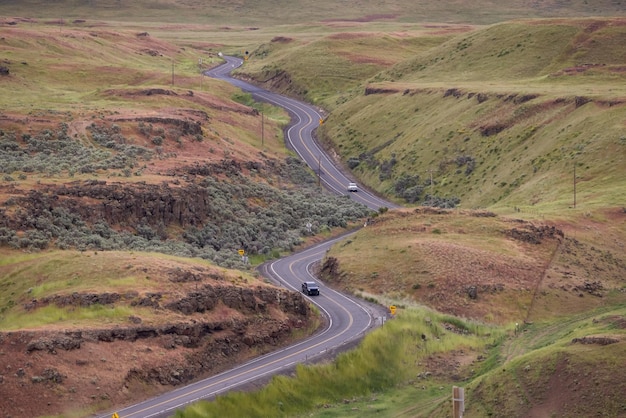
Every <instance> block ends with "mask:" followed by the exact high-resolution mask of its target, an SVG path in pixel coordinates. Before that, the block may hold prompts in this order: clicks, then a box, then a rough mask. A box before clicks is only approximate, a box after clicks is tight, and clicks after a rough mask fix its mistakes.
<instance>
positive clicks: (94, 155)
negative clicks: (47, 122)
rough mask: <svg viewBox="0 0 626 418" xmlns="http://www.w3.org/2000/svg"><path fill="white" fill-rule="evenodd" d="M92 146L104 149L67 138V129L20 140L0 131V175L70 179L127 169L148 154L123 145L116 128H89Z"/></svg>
mask: <svg viewBox="0 0 626 418" xmlns="http://www.w3.org/2000/svg"><path fill="white" fill-rule="evenodd" d="M90 130H91V132H92V137H93V139H94V141H95V142H97V143H98V144H100V145H102V146H103V147H104V148H106V149H102V148H97V147H90V146H87V145H85V144H83V143H82V142H81V141H77V140H76V139H72V138H70V137H69V136H68V133H67V125H66V124H64V123H62V124H60V126H59V128H58V129H57V130H56V131H53V130H50V129H45V130H43V131H41V132H39V133H38V134H36V135H29V134H24V135H22V137H21V140H18V138H16V136H15V134H14V133H12V132H4V131H0V172H2V173H5V174H11V173H14V172H22V173H44V174H48V175H54V174H59V173H61V172H67V173H68V174H70V175H73V174H75V173H76V172H79V173H93V172H95V171H98V170H111V169H130V168H133V167H134V166H135V165H136V164H137V160H138V159H139V158H142V159H145V160H149V159H150V158H151V157H152V151H150V150H149V149H147V148H143V147H138V146H135V145H128V144H126V139H125V138H124V137H123V136H122V135H121V134H120V133H119V128H117V127H115V125H113V127H112V128H103V127H97V126H96V125H93V124H92V126H91V127H90Z"/></svg>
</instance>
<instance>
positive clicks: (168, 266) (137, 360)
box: [0, 253, 315, 417]
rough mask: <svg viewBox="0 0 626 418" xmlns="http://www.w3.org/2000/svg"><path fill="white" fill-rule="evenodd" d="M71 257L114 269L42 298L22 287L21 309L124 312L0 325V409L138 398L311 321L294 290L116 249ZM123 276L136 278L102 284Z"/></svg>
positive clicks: (37, 410) (24, 412)
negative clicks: (46, 323) (106, 276)
mask: <svg viewBox="0 0 626 418" xmlns="http://www.w3.org/2000/svg"><path fill="white" fill-rule="evenodd" d="M5 255H6V253H5ZM70 256H71V254H68V253H63V254H60V253H49V254H48V255H47V256H45V258H46V259H47V263H46V264H49V265H57V266H62V265H63V264H64V262H65V261H64V260H68V261H69V259H68V257H70ZM71 258H73V259H74V260H75V261H74V263H75V264H77V265H81V266H82V265H84V268H83V269H82V271H81V273H82V274H83V275H86V276H89V275H90V274H97V273H96V272H97V271H101V270H102V268H103V265H106V264H114V265H117V266H119V270H120V272H119V273H117V274H116V272H115V271H111V274H112V275H113V276H111V277H110V278H109V279H106V280H103V281H100V282H104V283H102V284H98V283H94V284H93V285H91V286H89V287H82V288H81V287H78V288H76V287H74V288H68V289H67V290H65V291H58V292H52V293H46V294H45V296H42V297H34V298H33V297H32V296H31V297H28V294H29V293H31V294H32V292H35V291H36V289H37V288H38V287H35V288H31V289H29V290H28V291H27V292H25V293H24V296H23V297H22V298H21V301H20V303H21V310H23V311H25V312H26V313H29V314H30V315H31V316H34V317H39V316H41V315H60V316H61V317H62V316H66V317H70V318H71V316H72V312H75V313H77V312H84V311H87V312H88V311H89V310H94V309H99V310H104V311H110V312H128V313H129V314H128V315H127V316H117V317H108V318H107V317H106V316H105V317H103V316H101V315H99V316H98V317H95V318H94V319H93V320H71V319H70V320H66V321H64V322H63V321H62V322H60V323H59V324H57V325H53V326H43V327H37V328H32V327H19V329H16V330H14V331H7V332H2V333H0V371H1V372H0V385H1V387H2V401H1V402H0V414H2V416H12V417H34V416H41V415H56V414H70V415H71V414H76V415H79V416H86V415H88V414H89V413H90V412H95V411H97V410H102V409H107V408H110V407H111V406H113V405H116V406H119V405H124V404H127V403H130V402H136V401H140V400H142V399H144V398H145V397H147V396H149V395H153V394H156V393H158V392H163V391H166V390H169V389H171V388H172V387H173V386H177V385H181V384H184V383H188V382H190V381H192V380H196V379H198V378H201V377H203V376H208V375H211V374H214V373H217V372H219V371H222V370H225V369H226V368H228V367H229V366H231V365H233V364H236V363H239V362H242V361H244V360H246V359H247V358H250V357H252V356H255V355H258V354H260V353H263V352H265V351H269V350H273V349H275V348H276V347H277V346H280V345H283V344H285V343H287V342H289V341H290V340H291V339H292V338H293V337H294V331H296V332H297V331H298V330H303V331H304V330H308V329H310V328H311V326H312V324H313V323H315V319H314V318H313V317H312V313H311V311H310V308H309V306H308V304H307V303H306V301H305V299H304V298H303V297H302V296H301V295H299V294H293V293H292V292H288V291H286V290H283V289H277V288H275V287H272V286H269V285H266V284H263V283H261V282H259V281H256V280H252V279H249V278H248V279H246V278H243V277H241V276H240V277H239V278H238V277H233V276H232V275H231V274H230V273H225V272H224V271H222V270H221V269H217V268H215V267H211V266H208V265H206V264H194V263H190V262H184V263H183V262H176V261H168V260H165V259H162V260H156V259H153V258H150V257H147V256H132V255H128V254H123V253H94V254H91V255H90V254H87V253H83V254H79V253H75V254H73V256H71V257H70V259H71ZM37 260H39V258H37ZM36 268H37V264H35V263H34V262H33V261H28V260H24V261H21V262H16V263H10V264H8V265H6V264H5V265H2V266H0V274H2V276H5V277H6V276H7V275H12V276H14V277H17V278H19V277H21V273H20V271H24V270H34V269H36ZM76 274H79V273H74V275H76ZM129 275H130V276H137V277H144V278H145V279H144V280H139V279H137V280H133V281H128V282H127V284H124V285H123V286H117V287H116V286H111V285H107V284H106V282H107V281H108V282H111V281H115V280H116V279H119V278H120V277H127V276H129ZM72 280H74V279H72ZM39 283H46V282H45V281H44V280H43V279H40V280H39ZM53 312H54V314H52V313H53Z"/></svg>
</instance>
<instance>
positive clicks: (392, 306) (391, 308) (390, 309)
mask: <svg viewBox="0 0 626 418" xmlns="http://www.w3.org/2000/svg"><path fill="white" fill-rule="evenodd" d="M389 312H391V314H392V315H395V314H396V307H395V306H394V305H391V306H390V307H389Z"/></svg>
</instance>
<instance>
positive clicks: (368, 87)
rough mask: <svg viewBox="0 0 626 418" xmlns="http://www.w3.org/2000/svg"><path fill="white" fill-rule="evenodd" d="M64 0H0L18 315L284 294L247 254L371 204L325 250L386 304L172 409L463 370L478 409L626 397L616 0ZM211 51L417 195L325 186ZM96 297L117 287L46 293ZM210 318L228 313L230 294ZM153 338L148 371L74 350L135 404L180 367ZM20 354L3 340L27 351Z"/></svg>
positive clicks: (59, 321) (121, 354)
mask: <svg viewBox="0 0 626 418" xmlns="http://www.w3.org/2000/svg"><path fill="white" fill-rule="evenodd" d="M75 3H76V2H69V1H59V2H54V4H50V2H46V3H45V5H44V4H43V2H40V1H35V0H30V1H23V2H19V4H8V3H7V4H2V5H0V16H2V17H1V18H0V21H1V23H2V26H1V27H0V44H1V45H2V57H1V58H2V59H1V61H0V67H1V68H0V69H1V70H2V71H1V75H0V81H1V83H0V109H2V111H1V112H0V329H2V330H4V331H7V332H8V333H7V334H5V336H9V335H10V336H11V337H15V335H17V334H15V333H16V332H17V333H19V332H22V331H24V330H27V329H29V330H33V329H43V330H50V332H55V330H58V329H67V328H73V329H80V328H83V327H95V326H98V327H100V326H105V327H106V326H111V327H117V326H121V325H124V324H126V325H128V323H129V322H130V323H132V321H133V320H135V321H136V320H138V318H139V320H140V321H142V322H143V323H144V325H152V324H155V323H165V322H168V321H171V320H173V318H174V319H176V318H177V316H176V315H170V316H167V315H166V316H160V314H158V313H159V312H158V310H156V309H153V308H154V305H151V304H153V303H154V300H155V299H154V297H155V296H150V295H149V294H152V293H154V294H159V293H166V294H168V295H170V294H171V293H168V292H173V293H176V291H177V290H180V289H181V288H182V287H185V289H186V291H188V292H190V293H194V292H196V293H197V291H198V289H197V285H195V283H196V282H197V281H202V280H205V279H207V277H208V278H210V279H211V280H213V279H215V278H216V277H217V278H218V279H219V281H225V282H228V284H229V285H232V286H233V287H236V288H238V289H241V288H245V287H249V286H262V287H263V288H271V286H270V285H269V284H266V283H261V281H260V280H259V278H258V277H254V274H252V273H251V270H252V269H253V267H254V266H256V265H258V264H260V263H262V262H264V261H266V260H269V259H272V258H276V257H279V256H281V254H283V253H286V252H290V251H294V250H295V249H297V248H299V246H301V245H305V244H306V243H307V242H315V241H318V240H320V239H323V238H324V237H328V236H331V235H333V234H338V233H340V232H342V231H345V230H346V229H350V228H353V227H356V226H362V225H363V224H364V223H366V224H367V226H366V227H365V228H363V229H361V230H360V231H359V232H358V233H357V234H355V235H352V236H351V237H350V238H349V239H347V240H345V241H343V242H341V243H339V244H337V245H336V246H335V247H334V248H333V249H332V250H331V251H329V252H328V254H327V255H326V258H325V259H324V260H323V261H322V263H321V265H320V266H319V272H320V275H321V277H322V278H323V280H325V282H326V283H328V284H329V285H332V286H334V287H337V288H340V289H342V290H344V291H347V292H350V293H352V294H353V295H355V296H357V297H361V298H364V299H366V300H368V301H370V302H374V303H379V304H381V305H384V306H389V305H395V306H397V307H398V311H399V312H398V314H397V315H396V317H395V318H394V319H392V320H389V321H387V322H386V323H385V325H384V326H383V327H381V328H379V329H378V330H376V331H374V332H373V333H372V334H370V335H368V336H366V337H365V338H364V340H363V342H362V344H361V345H360V346H359V347H358V348H356V349H355V350H353V351H350V352H347V353H344V354H341V355H340V356H339V357H338V358H337V359H336V360H332V361H330V360H329V361H328V362H324V363H323V364H319V365H299V366H298V367H297V368H296V369H295V371H294V372H293V373H290V374H289V375H288V376H277V377H275V378H273V379H272V381H271V382H270V383H269V384H268V385H267V386H266V387H264V388H262V389H260V390H258V391H253V392H250V393H233V394H228V395H225V396H220V397H218V398H217V399H216V400H215V401H213V402H208V403H207V402H202V403H199V404H197V405H193V406H190V407H189V408H187V409H186V410H185V411H180V412H178V413H177V416H179V417H200V416H202V417H205V416H250V417H253V416H263V417H265V416H293V417H301V416H302V417H303V416H315V417H349V416H354V417H367V416H411V417H419V416H429V417H444V416H449V413H450V409H451V397H450V395H451V388H452V386H453V385H456V386H463V387H465V389H466V412H465V414H464V416H467V417H484V416H494V417H500V416H501V417H511V416H528V415H535V416H551V415H554V414H556V413H557V411H558V413H561V414H562V415H563V416H592V415H597V414H600V413H601V414H604V415H605V416H611V417H619V416H624V415H626V410H625V409H624V403H623V399H622V398H623V393H624V392H625V391H626V387H625V386H624V384H625V383H624V382H626V378H624V373H623V372H622V371H621V369H620V365H621V363H620V360H621V359H623V358H624V355H625V354H626V353H625V347H626V345H625V344H626V319H625V318H626V308H625V307H624V306H625V303H626V283H625V282H624V277H626V259H625V258H624V242H626V188H625V187H624V178H626V164H624V157H625V156H626V136H625V135H624V121H625V120H626V88H625V87H624V86H626V83H625V81H626V80H625V78H626V71H625V70H624V68H623V67H624V65H623V64H624V56H623V45H624V42H625V39H626V32H625V28H626V26H625V25H624V18H623V13H624V8H623V5H621V4H620V3H619V2H613V1H608V0H606V1H604V0H603V1H595V2H587V1H583V0H580V1H578V0H576V1H572V2H568V4H567V5H566V6H565V5H564V3H563V2H556V1H547V2H541V4H538V3H537V4H533V5H532V6H527V5H520V4H519V2H507V1H502V2H498V4H493V3H492V2H482V1H478V2H473V3H471V4H469V3H468V4H456V3H455V5H454V7H451V6H450V2H425V3H424V4H422V5H421V7H419V8H416V7H415V5H414V2H410V1H404V0H397V1H396V2H391V3H386V4H385V5H383V6H381V5H379V4H376V5H370V4H362V5H361V6H362V7H358V8H356V7H355V8H345V7H342V5H341V4H340V3H337V2H331V1H328V2H326V1H322V2H321V3H320V2H317V3H315V4H313V3H311V4H308V3H307V4H304V3H298V2H295V3H289V4H285V3H284V2H281V3H280V4H278V3H274V2H271V1H268V2H256V3H254V2H253V3H250V4H246V7H247V9H246V13H242V12H241V10H239V9H236V7H237V6H238V4H237V3H232V4H231V3H229V4H221V5H212V7H204V6H201V5H198V4H192V3H185V4H181V3H180V2H176V3H174V2H172V1H166V0H162V1H160V2H144V1H136V2H126V1H117V0H110V1H108V0H103V1H96V0H94V1H89V2H83V3H82V4H80V5H77V4H75ZM589 3H593V4H589ZM452 9H453V10H452ZM283 16H288V18H287V17H285V18H282V17H283ZM529 16H531V17H532V18H533V19H528V17H529ZM589 16H594V17H589ZM539 17H544V18H549V19H536V18H539ZM516 19H517V20H516ZM277 22H279V24H277ZM440 22H446V23H440ZM246 51H247V53H246ZM219 53H225V54H232V55H238V56H242V57H246V58H247V60H246V63H245V65H244V66H243V67H242V68H240V69H238V70H237V71H236V72H235V73H236V74H237V76H238V77H241V78H243V79H246V80H249V81H252V82H254V83H258V84H259V85H261V86H263V87H266V88H271V89H273V90H275V91H278V92H281V93H283V94H286V95H290V96H293V97H296V98H299V99H302V100H307V101H309V102H311V103H314V104H316V105H318V106H320V108H321V111H322V112H325V114H326V116H327V117H325V119H324V121H323V124H321V125H320V126H319V128H318V129H317V131H316V135H317V137H318V139H319V140H320V142H321V143H322V144H323V145H324V146H326V147H328V148H329V149H330V148H332V150H333V155H335V156H336V159H337V161H338V162H339V163H340V164H343V166H344V168H345V170H347V171H349V172H350V173H351V174H352V176H353V177H354V178H356V179H358V180H359V182H360V184H362V185H363V186H364V187H366V188H368V189H370V190H373V191H375V192H377V193H378V194H380V195H383V196H386V197H387V198H389V199H390V200H393V201H395V202H397V203H400V204H403V205H405V206H407V209H402V210H397V211H387V210H386V209H385V208H383V209H382V210H380V211H379V212H377V213H372V212H370V211H369V210H367V209H366V208H365V207H363V206H361V205H356V204H354V203H353V201H352V200H351V199H347V198H345V197H336V196H331V195H329V194H327V193H325V192H323V191H321V190H320V189H319V187H318V186H317V184H316V179H315V177H314V175H313V173H312V171H311V170H309V169H307V168H306V167H304V165H303V164H302V163H301V162H299V161H298V160H297V158H296V157H295V156H294V155H292V154H291V152H290V151H289V150H287V149H285V147H284V141H283V132H282V130H283V129H284V128H285V126H286V123H287V121H288V115H287V114H285V113H284V112H283V111H281V110H280V109H278V108H275V107H273V106H271V105H269V104H265V103H264V104H261V103H255V102H254V101H253V100H252V98H251V96H250V95H249V94H246V93H241V92H239V91H238V90H237V89H235V88H234V87H232V86H229V85H227V84H226V83H222V82H218V81H215V80H211V79H209V78H207V77H202V76H201V75H200V72H201V70H204V69H208V68H210V67H212V66H213V65H216V64H217V63H219V62H221V60H220V58H219ZM261 113H262V115H263V116H261ZM307 223H310V224H311V225H312V226H311V228H307V227H306V226H305V225H306V224H307ZM239 249H244V250H245V252H246V255H249V259H248V260H247V262H246V261H244V259H242V258H241V256H240V255H239V254H238V252H237V250H239ZM191 258H193V259H194V260H193V261H190V260H189V259H191ZM218 266H219V267H218ZM224 268H229V269H232V270H225V269H224ZM183 270H185V271H188V273H185V275H183V277H185V278H187V279H189V280H190V281H189V283H186V284H185V285H184V286H183V285H181V284H180V283H179V282H176V280H175V278H176V277H178V276H180V275H181V271H183ZM195 271H202V272H204V273H206V275H207V276H206V277H204V276H203V278H202V279H199V280H196V279H197V277H196V276H194V274H196V273H194V272H195ZM189 272H191V273H189ZM204 273H203V274H204ZM207 280H208V279H207ZM194 286H195V287H194ZM108 293H116V294H118V295H127V296H123V297H127V298H128V300H127V302H128V303H126V302H125V303H121V304H117V305H115V306H111V305H110V304H108V303H101V302H102V301H104V300H105V299H97V301H96V303H90V304H88V305H86V306H74V305H72V306H59V304H57V303H50V302H51V301H53V302H54V301H58V300H60V299H58V298H67V297H71V295H73V294H78V295H79V296H80V297H83V298H84V297H92V295H98V296H97V297H98V298H103V297H104V298H106V297H109V296H103V295H107V294H108ZM140 296H141V298H140ZM183 296H184V295H183ZM168 297H169V296H168ZM55 298H57V299H55ZM137 298H140V299H141V301H142V303H146V304H147V306H138V305H132V304H131V303H130V300H131V299H137ZM42 300H43V301H44V303H45V304H46V306H39V307H38V308H36V309H35V308H34V307H35V305H36V304H37V303H42V302H41V301H42ZM63 300H65V299H63ZM124 300H126V299H124ZM33 304H35V305H33ZM61 305H63V304H61ZM157 305H158V304H157ZM161 313H162V312H161ZM211 315H213V316H212V317H211V318H210V319H211V320H217V321H228V320H230V319H233V318H235V317H237V318H239V314H238V313H237V312H234V311H233V310H231V309H229V308H225V307H224V306H220V307H219V309H216V310H215V311H213V312H212V313H211ZM260 316H262V315H260ZM260 316H259V317H260ZM263 320H264V321H265V322H267V323H272V324H273V318H270V317H269V316H266V317H263ZM318 324H319V323H318V322H315V321H312V322H311V323H309V324H307V325H306V327H304V328H298V329H293V330H292V331H293V332H292V335H291V338H298V337H300V336H302V335H304V334H305V333H308V332H312V330H313V329H315V326H316V325H318ZM3 338H4V337H3V336H0V343H2V342H3ZM7 338H8V337H7ZM181 341H183V340H182V339H181V340H180V341H179V342H178V343H177V344H179V345H182V344H184V343H183V342H181ZM185 341H186V340H185ZM285 341H286V340H285ZM13 342H14V343H15V342H16V341H15V340H13ZM18 343H21V342H19V341H18ZM187 343H188V342H187ZM16 344H17V343H16ZM133 344H134V345H133V347H134V349H136V350H139V348H137V347H139V345H137V344H135V343H133ZM172 344H174V343H172ZM24 345H25V344H24ZM5 346H8V345H5ZM16 346H17V345H16ZM174 346H176V344H174ZM20 347H21V346H20ZM116 347H117V346H116ZM146 347H147V348H145V347H144V348H141V350H142V351H141V353H140V354H141V357H142V358H143V357H146V358H147V357H149V358H150V361H154V362H155V364H156V363H157V362H158V361H159V359H163V358H171V361H172V362H173V363H172V365H166V367H162V368H161V369H159V370H160V371H159V370H156V369H154V370H150V369H149V367H150V365H149V364H147V365H146V369H145V370H147V371H145V376H143V377H144V378H145V379H146V380H145V381H142V380H141V378H137V379H127V380H124V382H125V383H123V384H119V382H118V380H115V379H117V378H119V377H120V376H124V373H126V371H125V370H122V369H120V370H114V372H111V370H112V366H109V365H110V364H112V363H113V359H114V358H115V360H116V361H117V362H118V363H119V364H120V367H122V365H123V364H135V362H136V360H137V357H136V356H137V354H136V353H135V352H134V351H133V352H132V353H131V352H130V351H131V350H128V349H120V348H119V347H118V348H116V349H117V350H118V351H116V352H115V353H114V354H112V352H106V351H97V352H98V353H99V356H100V357H101V359H97V360H98V361H100V362H102V364H105V360H106V361H109V363H106V364H107V366H108V367H106V368H105V367H101V365H100V364H98V362H94V363H93V364H91V362H90V360H89V361H88V360H85V359H83V358H76V359H72V361H73V363H71V367H69V368H68V370H71V369H73V368H74V369H75V368H76V367H75V366H76V365H77V364H80V365H81V366H85V367H92V366H93V373H94V374H98V373H101V374H98V375H97V376H96V377H92V378H91V385H93V386H94V388H95V387H97V388H100V387H107V390H108V391H110V393H115V394H117V395H119V396H121V397H125V396H127V395H128V394H129V393H130V394H131V395H132V396H135V397H137V399H139V398H141V397H142V396H148V395H150V394H153V393H154V391H155V390H157V389H155V388H156V387H166V386H167V385H170V384H172V383H171V381H172V380H168V379H171V377H172V376H177V378H178V376H180V375H181V372H180V370H179V369H178V368H176V365H175V364H174V363H176V364H183V363H184V362H185V361H186V358H183V356H182V355H181V354H180V351H176V350H174V351H172V350H171V348H172V347H171V346H169V347H167V348H164V346H163V344H161V345H155V346H152V347H149V346H146ZM228 347H229V344H227V343H225V344H224V345H223V346H220V347H219V348H218V349H216V350H215V351H216V352H219V351H220V350H224V349H227V348H228ZM91 349H94V350H97V349H96V347H95V346H91ZM264 349H265V348H264ZM7 350H8V349H7ZM7 350H5V349H4V348H2V350H1V351H0V359H3V360H1V361H4V359H9V358H14V357H12V356H11V355H9V354H8V353H9V351H7ZM254 350H255V349H254V348H253V349H251V351H250V352H246V354H245V355H253V354H254V353H253V352H254ZM174 354H177V355H178V357H177V356H176V355H174ZM16 355H20V356H23V355H24V350H22V351H20V352H19V353H17V354H16ZM95 355H96V354H94V356H95ZM204 355H208V354H206V353H205V354H204ZM111 356H112V357H111ZM20 358H22V357H20ZM107 358H108V359H109V360H107ZM24 362H25V363H26V362H27V360H24ZM196 363H198V362H196ZM159 364H160V363H159ZM170 366H171V367H170ZM18 367H20V366H18ZM224 367H226V366H225V365H224ZM90 370H91V369H90ZM163 370H165V371H163ZM79 371H80V370H79ZM106 373H111V375H106ZM138 373H139V372H138ZM150 373H152V374H151V375H150ZM160 373H163V374H160ZM168 373H169V374H168ZM82 374H84V373H82ZM200 374H201V371H198V370H193V371H189V370H185V371H184V373H182V375H183V378H185V379H192V376H199V375H200ZM15 375H16V376H17V372H16V373H15ZM149 376H152V377H151V379H152V380H149V378H148V377H149ZM155 376H156V377H155ZM34 377H36V379H34V380H32V381H29V382H28V384H30V385H31V386H30V388H31V389H33V390H38V391H39V392H37V393H38V394H41V395H42V396H43V394H49V393H52V391H54V393H55V395H54V396H55V399H56V397H57V395H58V394H61V395H59V396H58V398H59V399H60V398H62V397H63V396H65V395H67V396H66V397H67V399H69V398H72V397H78V396H79V395H76V391H77V388H76V387H74V388H69V387H68V388H65V387H64V385H63V384H62V382H58V381H57V380H58V379H57V378H58V377H59V376H57V375H56V374H54V375H53V376H52V378H50V379H48V378H45V377H41V376H39V375H37V376H34ZM83 377H84V376H83ZM12 379H13V374H12V375H11V376H9V374H8V373H7V374H6V376H2V375H0V384H3V385H5V388H8V387H9V383H8V382H10V381H13V380H12ZM41 379H43V380H41ZM46 379H48V380H46ZM55 379H56V380H55ZM98 379H101V380H98ZM107 379H108V380H107ZM42 381H43V382H48V383H47V384H48V386H46V387H45V388H44V385H39V386H37V384H38V383H41V382H42ZM105 381H106V382H108V384H109V386H106V382H105ZM148 381H150V383H147V382H148ZM175 381H176V382H180V381H179V380H176V379H175ZM52 382H53V383H54V384H53V383H52ZM129 382H130V383H129ZM22 383H23V382H22ZM177 384H178V383H177ZM96 385H98V386H96ZM159 385H161V386H159ZM84 386H88V385H84ZM11 388H13V389H14V390H13V391H12V392H11V395H10V396H20V395H21V394H22V393H27V392H28V391H25V390H24V389H23V385H22V386H18V385H16V386H14V387H13V386H11ZM79 389H83V388H79ZM46 390H49V391H50V392H46ZM7 393H8V392H7ZM37 396H39V395H37ZM81 396H84V397H85V399H89V400H88V401H86V402H85V403H84V404H82V405H76V402H74V401H71V403H72V405H69V402H70V401H68V404H61V403H59V404H58V405H57V404H55V405H50V404H49V406H50V408H51V409H54V411H64V412H63V414H64V415H63V416H65V413H66V412H67V413H68V414H73V415H74V416H84V415H86V414H88V413H92V412H93V411H95V410H105V409H109V408H110V407H111V406H113V405H112V404H111V402H112V399H114V398H115V397H114V396H113V395H109V394H108V392H106V391H102V392H98V393H97V394H91V393H89V394H87V393H86V392H85V393H81ZM115 399H117V398H115ZM124 399H127V398H124ZM127 400H128V401H129V402H130V399H127ZM51 403H52V401H51ZM85 411H89V412H85ZM14 412H15V411H11V412H10V414H11V415H12V416H13V415H16V414H17V413H15V414H14ZM59 413H61V412H59ZM7 414H9V412H7ZM26 415H27V414H26ZM26 415H24V416H26ZM16 416H17V415H16Z"/></svg>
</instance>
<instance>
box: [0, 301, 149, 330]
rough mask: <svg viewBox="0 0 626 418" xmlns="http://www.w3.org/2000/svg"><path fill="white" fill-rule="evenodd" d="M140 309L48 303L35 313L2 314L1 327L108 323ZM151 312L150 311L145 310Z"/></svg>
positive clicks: (124, 317)
mask: <svg viewBox="0 0 626 418" xmlns="http://www.w3.org/2000/svg"><path fill="white" fill-rule="evenodd" d="M138 311H140V310H138V309H136V308H130V307H126V306H116V307H107V306H103V305H92V306H89V307H71V308H59V307H57V306H56V305H48V306H45V307H42V308H39V309H37V310H36V311H34V312H33V313H30V314H28V315H24V314H23V313H21V312H10V313H7V314H6V315H2V316H0V329H3V330H7V331H12V330H25V329H32V328H40V327H42V326H46V325H53V324H64V325H71V326H86V325H95V324H97V325H98V326H105V325H106V324H109V325H111V324H113V323H119V322H120V321H126V320H127V318H128V317H129V316H131V315H137V314H138ZM144 314H149V312H144Z"/></svg>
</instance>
